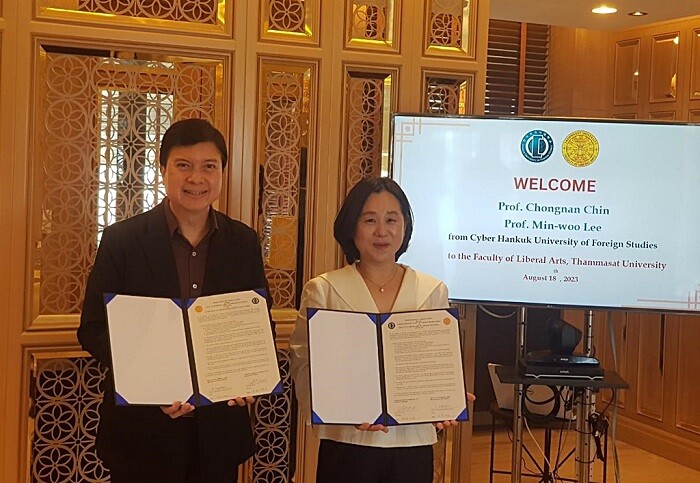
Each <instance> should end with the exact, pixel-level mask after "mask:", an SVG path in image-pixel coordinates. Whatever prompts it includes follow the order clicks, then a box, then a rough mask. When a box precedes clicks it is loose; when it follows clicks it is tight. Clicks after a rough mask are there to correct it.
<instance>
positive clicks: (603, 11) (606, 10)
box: [591, 5, 617, 15]
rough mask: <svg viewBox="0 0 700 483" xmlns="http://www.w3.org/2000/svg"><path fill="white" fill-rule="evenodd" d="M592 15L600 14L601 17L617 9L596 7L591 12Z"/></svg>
mask: <svg viewBox="0 0 700 483" xmlns="http://www.w3.org/2000/svg"><path fill="white" fill-rule="evenodd" d="M591 12H593V13H600V14H602V15H605V14H608V13H615V12H617V9H616V8H614V7H606V6H605V5H603V6H600V7H596V8H594V9H593V10H591Z"/></svg>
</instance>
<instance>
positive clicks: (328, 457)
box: [290, 178, 473, 483]
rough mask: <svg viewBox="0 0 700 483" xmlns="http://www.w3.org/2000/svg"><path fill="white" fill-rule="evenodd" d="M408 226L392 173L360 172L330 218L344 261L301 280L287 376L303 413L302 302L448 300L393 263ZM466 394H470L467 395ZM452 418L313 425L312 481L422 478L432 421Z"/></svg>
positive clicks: (338, 306) (343, 305)
mask: <svg viewBox="0 0 700 483" xmlns="http://www.w3.org/2000/svg"><path fill="white" fill-rule="evenodd" d="M412 232H413V218H412V214H411V207H410V205H409V203H408V199H407V198H406V195H405V193H404V192H403V190H402V189H401V188H400V187H399V185H398V184H396V182H394V181H393V180H391V179H389V178H370V179H365V180H362V181H360V182H359V183H358V184H357V185H355V186H354V187H353V188H352V190H350V192H349V193H348V195H347V197H346V199H345V201H344V202H343V206H342V207H341V208H340V211H339V212H338V215H337V216H336V219H335V225H334V235H335V239H336V240H337V241H338V243H339V244H340V246H341V248H342V250H343V252H344V253H345V258H346V259H347V262H348V265H347V266H345V267H344V268H341V269H339V270H334V271H332V272H328V273H325V274H323V275H321V276H319V277H316V278H314V279H312V280H310V281H309V282H308V283H307V284H306V286H305V287H304V292H303V294H302V299H301V307H300V309H299V315H298V317H297V323H296V328H295V329H294V332H293V334H292V336H291V339H290V348H291V352H292V354H291V357H292V376H293V378H294V382H295V384H296V392H297V398H298V400H299V402H300V404H301V406H302V409H303V410H304V411H305V414H310V413H311V411H310V403H309V374H308V371H309V368H308V363H309V353H308V335H307V323H306V308H307V307H314V308H326V309H333V310H347V311H353V312H368V313H370V312H373V313H377V312H382V313H384V312H401V311H412V310H423V309H425V310H427V309H438V308H447V307H448V306H449V305H448V300H447V287H446V286H445V284H444V283H442V282H441V281H439V280H437V279H435V278H433V277H430V276H428V275H425V274H422V273H418V272H416V271H415V270H413V269H412V268H410V267H408V266H406V265H401V264H399V263H397V260H398V258H399V257H400V256H401V255H402V254H403V253H404V252H405V251H406V248H407V247H408V242H409V240H410V239H411V233H412ZM358 355H359V354H358ZM358 397H362V395H361V394H360V395H358ZM468 397H469V400H473V396H472V395H471V394H469V395H468ZM456 424H457V423H456V421H445V422H441V423H436V424H435V425H432V424H416V425H406V426H397V427H392V428H391V429H389V428H387V427H385V426H382V425H379V424H376V425H370V424H369V423H368V422H365V423H363V424H361V425H359V426H330V425H328V426H318V427H317V434H318V436H319V438H320V439H321V447H320V449H319V456H318V468H317V475H316V481H317V483H326V482H328V483H344V482H347V483H372V482H377V483H379V482H381V483H384V482H387V483H388V482H392V483H394V482H395V483H399V482H401V483H411V482H416V483H429V482H431V481H432V479H433V452H432V447H431V446H432V444H434V443H435V442H436V441H437V436H436V428H437V429H442V428H443V427H447V426H452V425H456Z"/></svg>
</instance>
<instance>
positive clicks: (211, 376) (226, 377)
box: [105, 290, 281, 405]
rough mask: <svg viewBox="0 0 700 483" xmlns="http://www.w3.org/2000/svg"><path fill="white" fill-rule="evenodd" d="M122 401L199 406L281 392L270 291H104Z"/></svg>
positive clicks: (119, 400)
mask: <svg viewBox="0 0 700 483" xmlns="http://www.w3.org/2000/svg"><path fill="white" fill-rule="evenodd" d="M105 305H106V309H107V324H108V330H109V339H110V348H111V351H112V374H113V377H114V386H115V390H116V393H117V394H116V400H117V404H121V405H127V404H143V405H170V404H172V402H173V401H188V402H190V403H192V404H195V405H203V404H210V403H213V402H219V401H226V400H229V399H233V398H235V397H241V396H257V395H260V394H269V393H273V392H280V390H281V383H280V374H279V366H278V364H277V356H276V349H275V342H274V339H273V336H272V329H271V327H270V319H269V313H268V311H267V303H266V300H265V296H264V294H261V293H258V292H257V291H253V290H250V291H245V292H236V293H228V294H220V295H209V296H204V297H199V298H196V299H189V300H184V301H183V300H180V299H167V298H154V297H138V296H132V295H115V294H105Z"/></svg>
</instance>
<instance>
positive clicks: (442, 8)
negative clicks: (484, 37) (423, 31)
mask: <svg viewBox="0 0 700 483" xmlns="http://www.w3.org/2000/svg"><path fill="white" fill-rule="evenodd" d="M426 12H427V32H428V38H427V39H426V40H427V44H428V52H429V53H430V52H434V53H438V52H442V53H443V54H445V53H448V54H449V53H455V52H456V53H461V54H467V56H468V57H469V58H474V43H475V42H476V38H475V35H474V34H475V32H476V25H475V22H476V15H475V14H476V9H472V8H471V0H427V8H426Z"/></svg>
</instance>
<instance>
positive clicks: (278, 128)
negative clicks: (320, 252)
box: [258, 62, 312, 308]
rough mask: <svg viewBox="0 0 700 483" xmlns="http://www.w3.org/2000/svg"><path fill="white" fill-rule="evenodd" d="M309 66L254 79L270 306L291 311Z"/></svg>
mask: <svg viewBox="0 0 700 483" xmlns="http://www.w3.org/2000/svg"><path fill="white" fill-rule="evenodd" d="M311 72H312V69H311V67H299V66H288V65H280V64H275V63H272V62H270V63H264V65H263V68H262V74H261V75H260V77H259V78H260V79H261V82H262V85H261V89H260V91H261V93H262V99H261V100H260V103H259V105H260V107H261V109H262V111H261V114H260V115H261V117H262V119H261V123H262V126H264V127H263V129H262V130H261V131H260V132H259V134H258V137H259V146H261V154H260V156H261V159H260V180H261V186H260V193H259V199H260V218H261V219H260V226H259V231H261V232H262V239H263V242H262V243H263V256H264V258H265V268H266V273H267V278H268V280H269V282H270V291H271V292H272V298H273V301H274V307H275V308H294V307H295V306H296V304H297V297H298V294H297V287H301V276H302V272H303V270H302V265H301V264H302V263H303V260H302V259H301V258H299V257H297V253H303V252H302V251H301V250H302V249H303V243H304V211H305V199H306V177H305V173H306V163H307V158H308V155H309V122H310V120H309V104H310V103H311V92H310V85H311Z"/></svg>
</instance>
